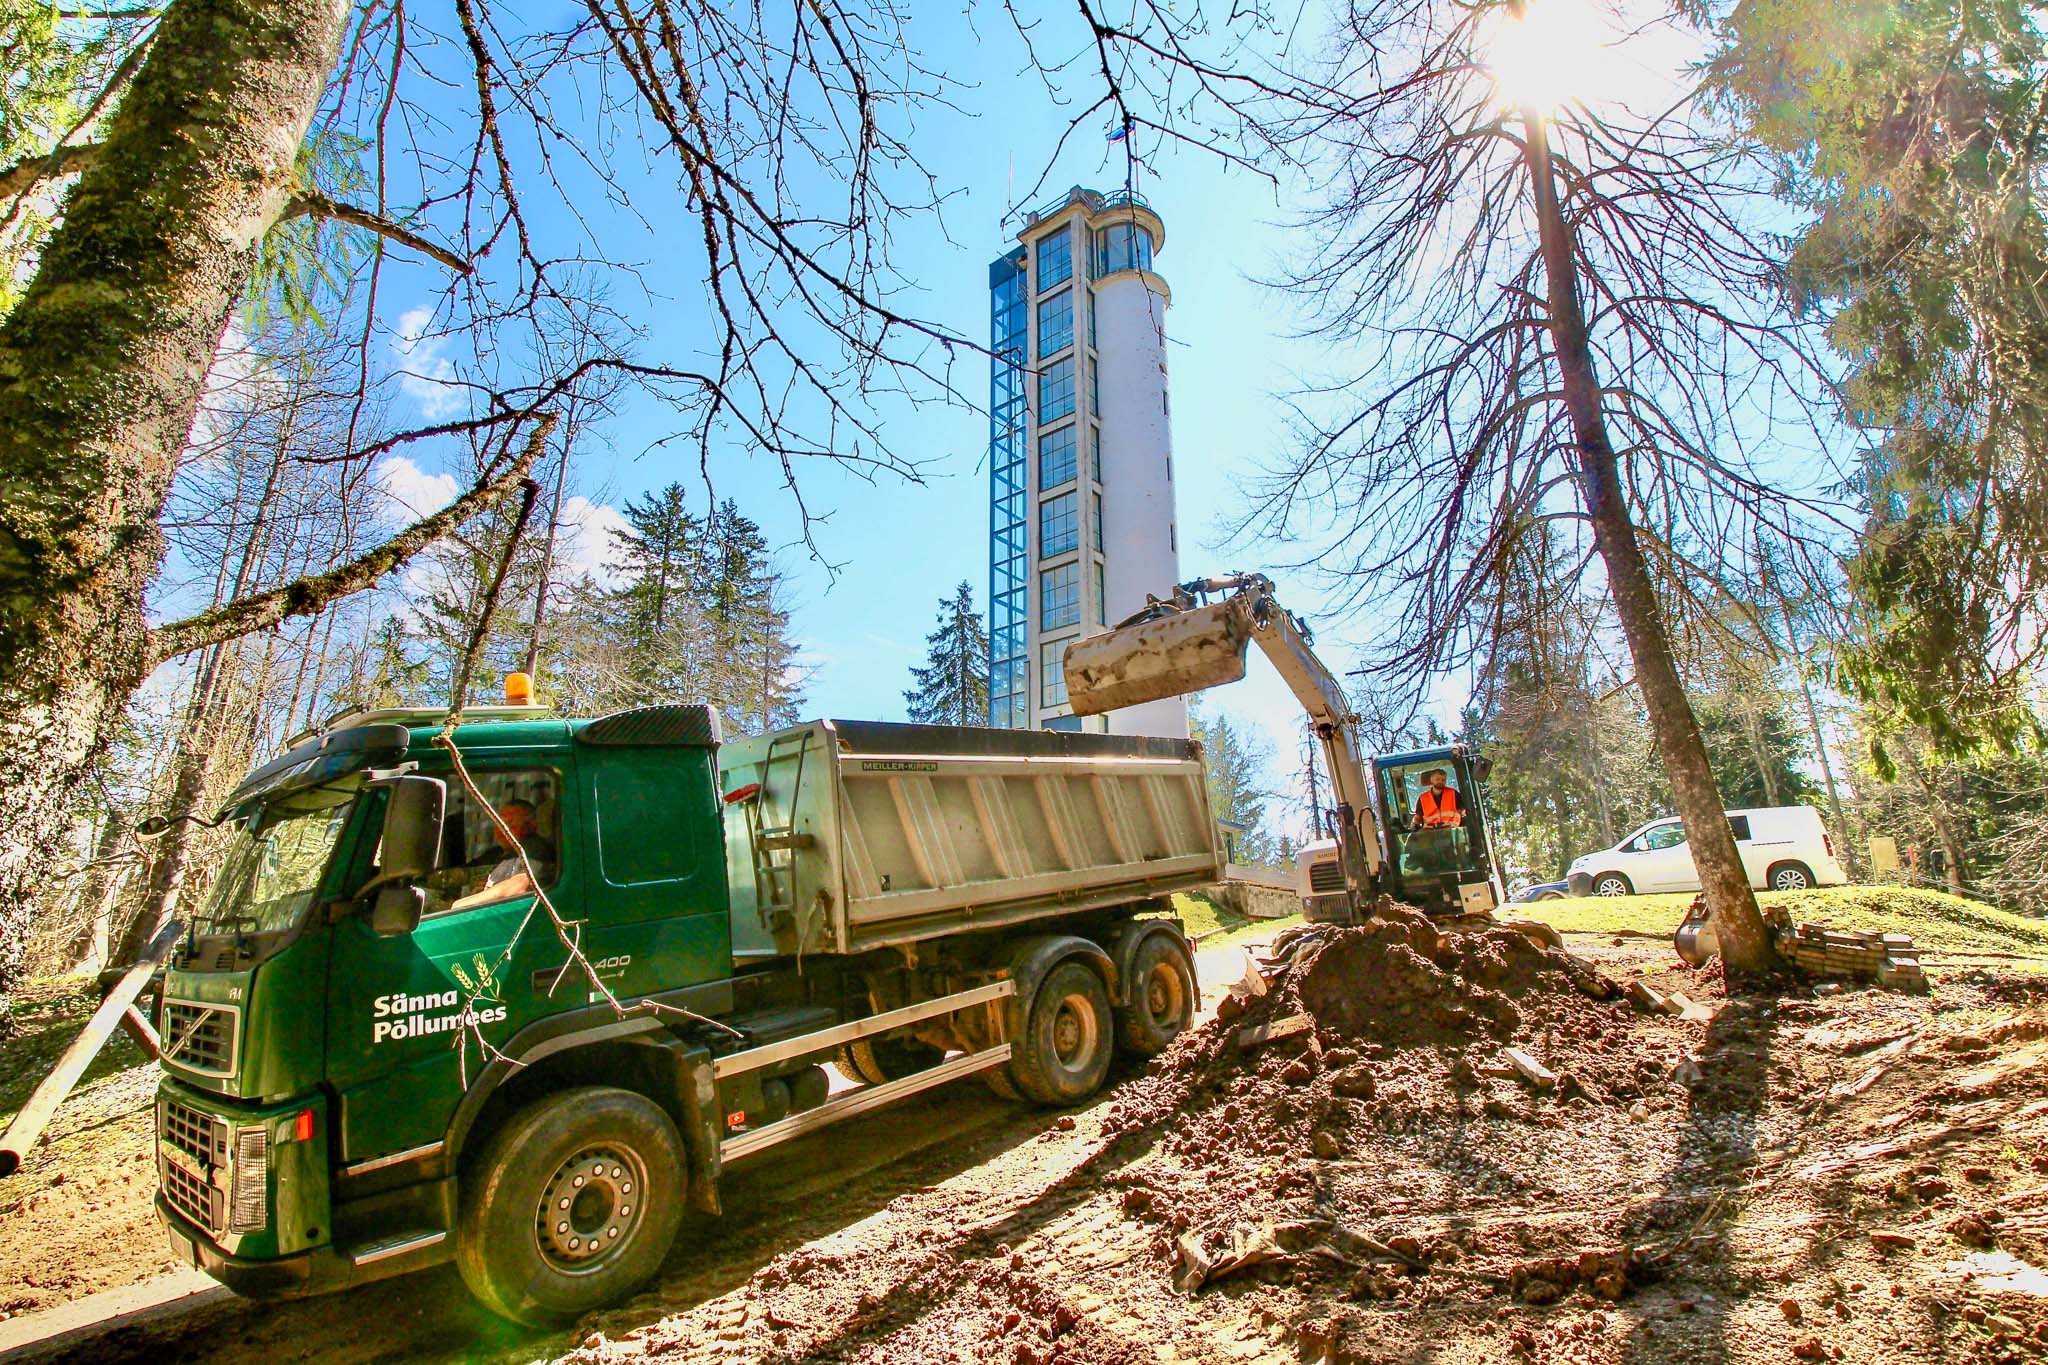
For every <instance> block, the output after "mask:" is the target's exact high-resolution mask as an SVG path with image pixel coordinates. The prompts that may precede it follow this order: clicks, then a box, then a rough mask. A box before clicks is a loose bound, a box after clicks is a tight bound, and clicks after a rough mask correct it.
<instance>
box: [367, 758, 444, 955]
mask: <svg viewBox="0 0 2048 1365" xmlns="http://www.w3.org/2000/svg"><path fill="white" fill-rule="evenodd" d="M447 809H448V784H447V783H446V782H443V781H442V780H441V779H440V778H438V777H421V776H420V775H419V774H417V773H407V774H406V775H405V776H403V777H401V778H399V779H398V780H397V781H395V782H393V783H392V784H391V801H390V803H389V804H388V805H386V806H385V807H384V844H383V851H382V853H381V855H380V857H379V864H380V866H379V870H378V876H377V880H378V881H379V882H387V883H396V882H407V881H410V880H412V879H413V878H414V877H424V876H425V875H426V874H427V873H429V872H432V871H434V870H435V869H436V868H438V867H440V865H441V823H442V821H443V819H444V818H445V817H446V813H447ZM383 894H384V893H383V892H379V893H378V904H379V906H380V908H381V906H382V903H383ZM413 919H414V922H415V923H417V922H418V919H419V916H418V915H417V914H415V915H414V916H413Z"/></svg>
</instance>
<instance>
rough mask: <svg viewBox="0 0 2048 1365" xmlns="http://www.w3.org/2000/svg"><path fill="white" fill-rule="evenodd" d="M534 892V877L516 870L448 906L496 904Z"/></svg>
mask: <svg viewBox="0 0 2048 1365" xmlns="http://www.w3.org/2000/svg"><path fill="white" fill-rule="evenodd" d="M532 892H533V878H531V877H529V876H527V875H526V874H525V873H524V872H515V873H513V874H512V875H511V876H509V877H507V878H505V879H504V880H503V881H501V882H497V883H495V884H494V885H491V886H487V887H485V888H484V889H483V890H481V891H475V892H472V893H471V894H469V895H467V896H463V897H462V898H460V899H459V900H457V901H455V902H454V903H453V904H451V905H450V906H449V907H448V908H449V909H450V910H467V909H469V908H470V907H471V906H472V905H496V904H498V902H500V901H509V900H517V899H518V898H519V897H521V896H525V895H531V894H532Z"/></svg>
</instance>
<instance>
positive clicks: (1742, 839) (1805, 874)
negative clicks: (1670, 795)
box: [1566, 806, 1849, 896]
mask: <svg viewBox="0 0 2048 1365" xmlns="http://www.w3.org/2000/svg"><path fill="white" fill-rule="evenodd" d="M1728 823H1729V824H1730V825H1731V826H1732V827H1733V828H1734V831H1735V849H1736V852H1738V853H1740V854H1741V855H1742V866H1743V868H1744V869H1745V870H1746V871H1748V873H1749V884H1750V885H1751V886H1753V887H1756V888H1757V889H1758V890H1760V891H1761V890H1765V889H1769V890H1773V891H1799V890H1803V889H1805V888H1806V887H1809V886H1839V885H1841V884H1842V883H1844V882H1846V881H1848V880H1849V874H1848V873H1847V872H1845V871H1843V870H1842V864H1841V863H1840V862H1838V861H1837V860H1836V858H1835V841H1834V840H1833V839H1832V838H1830V837H1829V836H1828V832H1827V828H1826V826H1824V825H1823V824H1822V823H1821V819H1820V812H1819V811H1817V810H1815V809H1814V808H1813V807H1811V806H1771V807H1767V808H1763V809H1758V810H1731V811H1729V812H1728ZM1566 880H1567V882H1568V883H1569V885H1570V887H1571V893H1572V894H1573V895H1575V896H1584V895H1594V896H1630V895H1638V894H1646V893H1649V892H1655V891H1697V890H1699V889H1700V877H1699V872H1698V871H1697V870H1696V869H1695V868H1694V867H1693V863H1692V849H1691V847H1690V846H1689V845H1688V844H1687V843H1686V838H1685V828H1684V826H1682V825H1680V824H1679V822H1678V819H1677V817H1675V816H1672V817H1667V818H1665V819H1662V820H1652V821H1651V822H1650V823H1649V824H1647V825H1644V826H1643V827H1642V828H1640V829H1637V830H1634V831H1632V832H1631V833H1630V834H1629V836H1628V837H1627V838H1626V839H1623V840H1622V841H1621V842H1620V843H1618V844H1616V845H1615V846H1614V847H1613V848H1603V849H1601V850H1600V851H1599V852H1597V853H1588V854H1586V855H1585V856H1584V857H1582V858H1575V859H1573V860H1572V865H1571V868H1570V872H1569V875H1568V876H1567V878H1566Z"/></svg>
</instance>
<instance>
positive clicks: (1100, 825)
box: [718, 720, 1224, 961]
mask: <svg viewBox="0 0 2048 1365" xmlns="http://www.w3.org/2000/svg"><path fill="white" fill-rule="evenodd" d="M718 767H719V785H720V790H721V791H723V792H724V793H725V794H726V806H725V822H726V864H727V875H728V880H729V883H730V887H731V900H732V943H733V955H734V957H735V958H737V959H740V960H742V961H745V960H759V959H762V958H766V957H778V956H787V955H792V954H798V953H805V954H808V953H831V952H838V953H849V952H860V951H863V950H865V949H868V948H874V947H879V946H882V945H884V944H892V943H905V942H910V941H912V940H916V939H923V938H933V937H936V936H939V935H942V934H949V933H957V932H960V931H962V930H965V929H971V928H982V927H987V926H990V925H997V924H1010V923H1016V922H1018V921H1020V920H1028V919H1032V918H1035V917H1038V916H1042V915H1052V914H1059V913H1062V912H1065V911H1068V910H1075V909H1084V908H1087V907H1090V906H1099V905H1113V904H1118V903H1122V902H1126V901H1132V900H1139V899H1143V898H1145V897H1148V896H1158V895H1164V894H1166V893H1167V892H1170V891H1178V890H1186V889H1189V888H1192V887H1197V886H1203V885H1207V884H1209V883H1212V882H1216V881H1219V880H1221V879H1222V876H1223V861H1224V854H1223V848H1222V846H1221V844H1220V842H1219V840H1218V835H1217V830H1216V822H1215V820H1214V819H1213V818H1212V817H1211V815H1210V812H1209V798H1208V787H1207V784H1206V782H1205V780H1204V776H1203V770H1202V762H1201V758H1200V747H1199V746H1198V745H1195V744H1193V743H1190V742H1189V741H1187V740H1176V739H1144V738H1132V737H1126V736H1120V735H1091V734H1064V733H1055V732H1049V731H1032V730H989V729H979V728H971V727H964V726H950V725H895V724H887V723H883V722H879V721H845V720H821V721H814V722H812V723H810V724H808V725H800V726H797V727H795V728H793V729H789V730H780V731H777V732H775V733H774V734H770V735H763V736H759V737H757V738H750V739H741V740H736V741H733V742H731V743H728V744H726V745H725V746H724V747H723V748H722V749H721V750H720V751H719V757H718Z"/></svg>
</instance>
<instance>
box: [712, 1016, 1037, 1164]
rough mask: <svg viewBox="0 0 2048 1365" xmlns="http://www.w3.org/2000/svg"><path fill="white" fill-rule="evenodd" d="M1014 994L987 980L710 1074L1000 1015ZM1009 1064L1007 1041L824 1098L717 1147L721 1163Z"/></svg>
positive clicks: (791, 1041)
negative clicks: (929, 1025) (922, 1026)
mask: <svg viewBox="0 0 2048 1365" xmlns="http://www.w3.org/2000/svg"><path fill="white" fill-rule="evenodd" d="M1016 993H1017V983H1016V982H1014V981H1011V980H1009V979H1008V978H1007V977H1006V978H1004V979H1003V980H1001V981H991V982H989V983H988V984H987V985H985V986H975V987H972V988H970V989H968V990H964V991H959V992H956V993H955V994H952V995H942V996H940V997H938V998H937V999H936V1000H922V1001H919V1002H918V1003H917V1004H914V1005H905V1006H903V1007H902V1008H900V1009H893V1010H888V1011H886V1012H884V1013H882V1014H871V1015H869V1016H867V1017H866V1018H865V1019H856V1020H854V1021H853V1022H852V1023H849V1024H837V1025H834V1026H833V1027H831V1028H828V1029H819V1030H818V1031H817V1032H815V1033H803V1034H799V1035H797V1036H796V1037H794V1038H784V1039H782V1040H780V1041H779V1042H773V1043H765V1044H763V1045H762V1046H760V1047H754V1048H748V1049H747V1050H746V1051H744V1052H731V1053H727V1054H726V1055H725V1056H723V1057H720V1058H717V1059H716V1060H715V1061H714V1062H713V1063H712V1075H713V1076H714V1077H715V1078H716V1079H718V1080H724V1079H725V1078H726V1077H728V1076H738V1075H743V1074H745V1073H746V1072H749V1071H758V1070H760V1069H761V1068H762V1067H764V1066H774V1065H776V1064H777V1063H779V1062H787V1061H793V1060H795V1059H796V1058H799V1057H807V1056H813V1055H815V1054H818V1053H821V1052H829V1051H830V1050H832V1049H833V1048H837V1047H842V1046H844V1045H845V1044H847V1043H852V1042H857V1041H858V1040H860V1039H862V1038H868V1037H872V1036H873V1035H875V1034H878V1033H887V1032H888V1031H889V1030H891V1029H898V1028H902V1027H903V1026H904V1025H906V1024H915V1023H919V1022H921V1021H923V1020H926V1019H934V1018H937V1017H938V1016H939V1015H942V1014H954V1013H957V1012H959V1011H961V1010H966V1009H979V1008H988V1009H990V1010H998V1011H999V1010H1000V1009H1001V1008H1002V1001H1004V1000H1006V999H1008V998H1009V997H1010V996H1013V995H1015V994H1016ZM994 1032H995V1033H996V1034H998V1035H1000V1032H1001V1030H1000V1029H997V1030H995V1031H994ZM1009 1060H1010V1045H1009V1044H1008V1043H1006V1042H1005V1043H997V1044H996V1045H995V1046H993V1047H985V1048H983V1049H982V1050H981V1051H979V1052H965V1053H962V1054H961V1055H960V1056H958V1057H951V1058H948V1059H947V1060H945V1061H943V1062H940V1063H939V1064H938V1065H937V1066H934V1067H930V1068H928V1069H926V1070H924V1071H920V1072H918V1073H917V1074H916V1075H914V1076H905V1077H903V1078H902V1079H900V1080H894V1081H883V1082H880V1083H879V1084H874V1085H864V1086H861V1087H860V1088H859V1089H857V1090H850V1091H848V1092H847V1093H846V1094H844V1095H840V1096H839V1097H837V1098H836V1099H829V1100H826V1101H825V1102H824V1103H823V1104H821V1105H819V1106H818V1107H817V1108H815V1109H805V1110H803V1111H802V1112H800V1113H795V1114H791V1115H790V1116H789V1117H788V1118H784V1119H777V1120H776V1121H775V1122H773V1123H768V1124H763V1125H762V1126H761V1127H759V1128H755V1129H752V1130H750V1131H747V1132H743V1133H738V1134H735V1135H734V1136H732V1137H729V1138H726V1139H725V1140H724V1141H722V1142H720V1143H719V1144H718V1156H719V1160H720V1161H722V1162H723V1161H733V1160H737V1159H738V1158H740V1157H743V1156H750V1155H752V1154H753V1153H755V1152H759V1151H764V1150H766V1149H767V1148H769V1147H773V1146H775V1145H776V1144H778V1143H782V1142H787V1141H789V1140H790V1139H791V1138H797V1137H802V1136H804V1135H805V1134H806V1133H814V1132H816V1131H817V1130H818V1129H820V1128H823V1127H826V1126H827V1125H829V1124H833V1123H837V1122H838V1121H839V1120H841V1119H845V1118H852V1117H853V1116H854V1115H855V1114H864V1113H866V1112H867V1111H868V1110H870V1109H879V1108H881V1107H882V1106H883V1105H885V1104H892V1103H894V1102H895V1101H897V1100H899V1099H902V1098H903V1097H904V1096H906V1095H914V1094H916V1093H917V1092H918V1091H920V1090H930V1089H932V1088H933V1087H935V1086H941V1085H944V1084H946V1082H948V1081H953V1080H958V1079H959V1078H960V1077H962V1076H972V1075H974V1074H976V1073H977V1072H982V1071H987V1070H989V1069H990V1068H991V1067H997V1066H1001V1065H1002V1064H1003V1063H1005V1062H1007V1061H1009Z"/></svg>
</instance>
